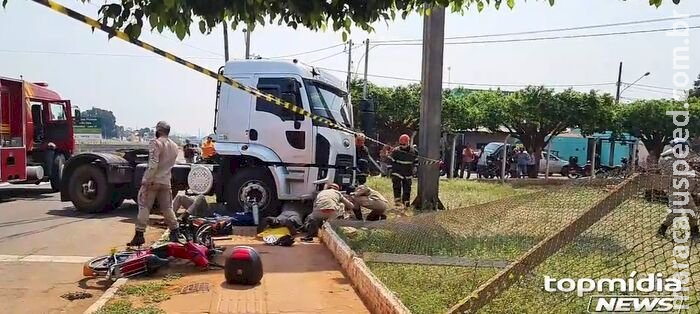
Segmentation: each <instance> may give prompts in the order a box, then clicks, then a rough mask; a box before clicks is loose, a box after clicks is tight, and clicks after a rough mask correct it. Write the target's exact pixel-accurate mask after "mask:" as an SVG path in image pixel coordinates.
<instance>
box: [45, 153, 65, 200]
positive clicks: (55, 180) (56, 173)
mask: <svg viewBox="0 0 700 314" xmlns="http://www.w3.org/2000/svg"><path fill="white" fill-rule="evenodd" d="M65 164H66V157H65V156H63V155H62V154H58V155H56V157H55V158H54V159H53V168H52V170H51V174H50V175H51V176H50V177H49V179H50V181H51V191H53V192H58V191H60V189H61V178H62V177H63V167H64V166H65Z"/></svg>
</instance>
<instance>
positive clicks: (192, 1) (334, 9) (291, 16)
mask: <svg viewBox="0 0 700 314" xmlns="http://www.w3.org/2000/svg"><path fill="white" fill-rule="evenodd" d="M7 1H8V0H3V2H2V3H3V6H5V5H6V4H7ZM81 1H83V2H89V1H90V0H81ZM662 1H663V0H649V4H650V5H655V6H657V7H658V6H660V5H661V3H662ZM672 1H673V3H676V4H678V3H679V2H680V0H672ZM504 2H505V3H506V4H507V5H508V7H510V8H511V9H512V8H513V7H514V6H515V0H368V1H349V0H332V1H326V0H277V1H261V0H255V1H252V0H248V1H200V0H162V1H161V0H158V1H152V0H121V3H111V4H105V5H103V6H102V7H101V8H100V10H99V14H100V20H101V21H102V22H105V23H106V24H107V25H109V26H112V27H116V28H118V29H122V30H123V31H124V32H126V33H127V34H129V35H130V36H132V37H134V38H137V37H139V35H140V34H141V29H142V28H143V25H144V20H148V23H149V24H150V25H151V28H152V29H157V30H158V31H159V32H162V31H163V29H165V28H167V29H169V30H170V31H172V32H173V33H175V34H176V35H177V36H178V38H180V39H183V38H185V36H186V35H188V34H189V32H190V26H191V25H192V23H195V22H196V23H197V24H198V26H199V30H200V31H201V32H202V33H209V32H211V30H212V28H213V27H215V26H216V25H218V24H221V23H222V22H224V21H226V22H230V23H231V27H232V28H234V29H235V28H236V27H237V26H238V25H239V24H243V25H248V27H249V28H251V29H252V28H254V27H255V26H256V25H258V24H259V25H263V26H264V25H265V24H266V23H270V24H272V23H276V24H278V25H282V24H286V25H287V26H289V27H292V28H294V29H296V28H297V27H299V26H300V25H301V26H304V27H306V28H308V29H311V30H326V29H327V28H328V27H332V28H333V30H335V31H338V30H341V29H342V30H343V39H344V40H345V38H347V34H348V33H349V32H350V29H351V27H352V26H357V27H359V28H361V29H362V30H365V31H372V30H373V27H372V26H371V24H373V23H375V22H379V21H384V22H388V21H392V20H395V19H396V17H397V16H400V17H401V18H403V19H405V18H406V16H408V14H410V13H411V12H418V13H420V14H430V8H432V7H433V6H436V5H441V6H444V7H446V8H449V9H450V10H451V11H452V12H458V13H464V11H465V10H467V9H469V8H471V7H476V9H477V10H479V11H481V10H483V9H484V8H485V7H486V6H489V5H491V4H493V5H494V7H495V8H496V9H499V8H500V7H501V5H502V4H503V3H504ZM548 2H549V4H550V5H554V0H548Z"/></svg>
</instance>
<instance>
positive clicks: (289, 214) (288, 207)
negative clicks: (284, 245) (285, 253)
mask: <svg viewBox="0 0 700 314" xmlns="http://www.w3.org/2000/svg"><path fill="white" fill-rule="evenodd" d="M306 208H307V206H305V205H304V204H303V203H301V202H285V203H284V204H283V205H282V212H281V213H280V214H279V215H278V216H277V217H265V218H263V220H262V221H260V224H258V230H257V231H258V233H261V232H263V231H265V229H266V228H268V227H272V228H276V227H280V226H283V227H287V229H289V234H290V235H292V236H294V235H296V234H297V233H298V232H299V230H301V228H302V227H303V226H304V223H303V221H304V218H305V217H306V216H307V215H309V210H307V209H306Z"/></svg>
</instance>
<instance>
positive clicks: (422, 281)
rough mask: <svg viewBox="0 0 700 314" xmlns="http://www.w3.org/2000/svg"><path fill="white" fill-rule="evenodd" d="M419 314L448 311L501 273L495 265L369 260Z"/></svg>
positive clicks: (387, 283) (377, 272)
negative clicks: (475, 265) (395, 262)
mask: <svg viewBox="0 0 700 314" xmlns="http://www.w3.org/2000/svg"><path fill="white" fill-rule="evenodd" d="M367 265H368V266H369V268H370V269H371V270H372V272H373V273H374V274H375V275H376V276H377V277H378V278H379V279H380V280H381V281H382V282H383V283H384V284H385V285H386V286H387V287H388V288H389V289H391V290H392V291H393V292H394V293H395V294H396V295H397V296H398V297H399V298H400V299H401V301H402V302H403V303H404V305H406V307H408V309H409V310H411V312H412V313H415V314H423V313H426V314H428V313H430V314H432V313H444V312H445V311H446V310H447V309H448V308H449V307H450V306H452V305H453V304H454V303H455V300H459V299H461V298H464V297H466V296H467V295H468V294H469V292H471V291H472V290H474V289H476V287H478V285H479V284H481V283H482V282H484V281H486V280H487V279H488V278H489V277H491V276H493V275H494V274H496V273H497V270H496V269H491V268H467V267H450V266H423V265H404V264H386V263H367Z"/></svg>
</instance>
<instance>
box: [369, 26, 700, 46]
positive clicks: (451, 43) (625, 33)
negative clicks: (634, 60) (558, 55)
mask: <svg viewBox="0 0 700 314" xmlns="http://www.w3.org/2000/svg"><path fill="white" fill-rule="evenodd" d="M698 28H700V26H690V27H688V29H698ZM672 30H673V28H659V29H648V30H638V31H626V32H611V33H593V34H579V35H564V36H550V37H530V38H517V39H497V40H482V41H463V42H450V43H445V45H471V44H493V43H510V42H524V41H543V40H556V39H572V38H590V37H604V36H614V35H631V34H643V33H656V32H666V31H672ZM422 44H423V43H408V42H406V43H387V44H381V43H380V44H378V45H382V46H418V45H422Z"/></svg>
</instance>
